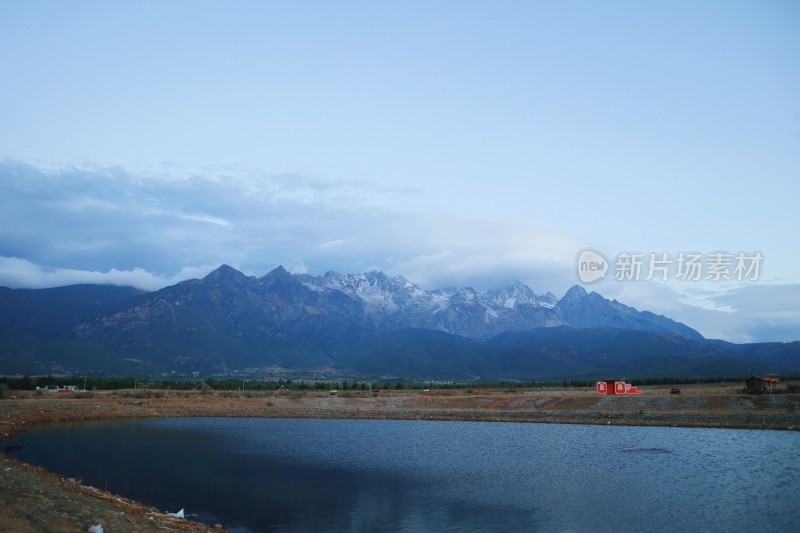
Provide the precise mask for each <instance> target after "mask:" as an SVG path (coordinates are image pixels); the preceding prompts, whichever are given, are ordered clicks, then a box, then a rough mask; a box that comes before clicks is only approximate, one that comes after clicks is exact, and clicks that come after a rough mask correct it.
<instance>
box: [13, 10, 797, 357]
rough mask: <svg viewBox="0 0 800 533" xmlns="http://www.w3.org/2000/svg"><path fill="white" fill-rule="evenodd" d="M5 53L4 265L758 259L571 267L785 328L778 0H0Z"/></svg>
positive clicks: (154, 277) (786, 225)
mask: <svg viewBox="0 0 800 533" xmlns="http://www.w3.org/2000/svg"><path fill="white" fill-rule="evenodd" d="M0 72H2V73H3V79H4V83H2V84H0V162H1V164H0V188H1V189H2V190H0V206H2V212H1V213H0V217H1V218H0V224H2V228H0V284H2V285H7V286H12V287H42V286H51V285H57V284H64V283H74V282H112V283H132V284H136V285H137V286H141V287H144V288H148V289H155V288H159V287H161V286H164V285H165V284H168V283H173V282H175V281H178V280H180V279H185V278H186V277H195V276H201V275H203V274H204V273H206V272H207V271H209V270H210V269H211V268H214V267H215V266H217V265H219V264H221V263H228V264H231V265H233V266H235V267H237V268H239V269H241V270H243V271H244V272H246V273H248V274H252V275H262V274H264V273H265V272H267V271H269V270H271V269H272V268H274V267H275V266H277V265H278V264H283V265H284V266H286V267H287V268H289V269H292V270H294V271H307V272H309V273H312V274H321V273H324V272H325V271H327V270H337V271H341V272H361V271H365V270H369V269H376V268H377V269H381V270H384V271H386V272H389V273H392V274H402V275H405V276H406V277H408V278H409V279H411V280H412V281H415V282H417V283H419V284H421V285H423V286H424V287H426V288H433V287H442V286H454V285H472V286H475V287H477V288H490V287H496V286H499V285H503V284H505V283H508V282H510V281H514V280H519V281H523V282H526V283H528V284H529V285H531V287H532V288H533V289H534V290H535V291H536V292H540V293H544V292H547V291H553V292H554V293H556V294H559V295H560V294H561V293H563V291H565V290H566V289H567V288H568V287H569V286H570V285H572V284H574V283H577V282H578V279H577V275H576V269H575V262H576V257H577V254H578V252H579V251H580V250H582V249H584V248H587V247H590V248H593V249H595V250H598V251H600V252H601V253H602V254H603V255H604V256H605V257H607V258H613V257H615V256H616V255H617V254H618V253H620V252H622V251H638V252H642V253H644V254H649V253H659V254H660V253H667V254H669V256H670V257H671V258H674V257H677V255H678V254H679V253H680V252H699V253H702V254H708V253H712V252H717V251H725V252H730V253H732V254H736V253H739V252H746V253H748V254H751V253H755V252H760V253H761V254H762V255H763V257H764V261H763V264H762V266H761V275H760V279H759V280H758V281H755V282H753V281H746V282H743V283H740V282H728V283H723V282H702V283H701V282H681V283H678V282H675V281H674V280H669V281H667V282H657V281H653V280H651V281H639V282H621V281H615V280H612V279H608V278H607V279H606V280H604V281H600V282H598V283H597V284H594V285H591V286H587V288H593V290H597V291H598V292H600V293H601V294H603V295H605V296H607V297H610V298H618V299H619V300H621V301H623V302H625V303H628V304H629V305H634V306H636V307H637V308H640V309H648V310H652V311H655V312H659V313H663V314H667V315H668V316H671V317H674V318H676V319H678V320H682V321H684V322H686V323H687V324H689V325H690V326H692V327H695V328H697V329H699V330H700V331H701V332H702V333H704V334H705V335H707V336H710V337H721V338H726V339H729V340H734V341H749V340H794V339H800V280H799V279H798V274H797V272H798V270H797V265H798V264H800V250H798V238H797V230H798V222H797V221H798V216H797V209H796V203H797V198H798V197H800V184H799V183H800V180H798V177H800V4H798V3H797V2H792V1H787V2H778V1H767V2H727V1H726V2H710V1H709V2H674V1H673V2H646V3H645V2H608V3H599V2H532V1H531V2H463V1H459V2H282V3H277V2H243V1H232V2H178V1H175V2H127V3H126V2H115V3H108V2H83V1H75V2H68V3H67V2H4V3H0Z"/></svg>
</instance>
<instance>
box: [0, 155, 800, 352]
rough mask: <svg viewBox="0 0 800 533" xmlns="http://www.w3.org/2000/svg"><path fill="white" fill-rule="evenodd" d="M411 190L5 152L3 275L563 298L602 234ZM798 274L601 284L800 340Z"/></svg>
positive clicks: (696, 317)
mask: <svg viewBox="0 0 800 533" xmlns="http://www.w3.org/2000/svg"><path fill="white" fill-rule="evenodd" d="M413 194H416V193H413V192H412V193H408V192H405V191H399V190H391V189H387V188H379V187H370V186H369V184H364V183H361V182H356V181H347V180H338V179H331V180H326V179H323V178H319V177H304V176H295V175H266V174H255V173H248V172H243V173H242V175H235V176H233V177H232V176H230V175H228V173H221V172H217V173H213V172H210V173H209V174H208V175H207V176H206V175H198V174H190V175H177V174H169V173H168V174H166V175H163V176H162V175H159V174H158V173H144V174H133V173H129V172H127V171H125V170H123V169H119V168H111V169H109V168H88V167H87V168H74V167H70V168H66V169H47V170H45V169H41V168H37V167H33V166H30V165H26V164H22V163H18V162H12V161H6V162H4V163H0V284H2V285H7V286H10V287H15V288H18V287H30V288H39V287H52V286H58V285H67V284H74V283H110V284H120V285H132V286H135V287H139V288H142V289H146V290H154V289H158V288H161V287H164V286H166V285H169V284H173V283H175V282H177V281H181V280H183V279H187V278H191V277H202V276H204V275H205V274H206V273H208V272H209V271H210V270H212V269H213V268H216V267H217V266H219V265H220V264H222V263H226V264H229V265H232V266H234V267H235V268H238V269H239V270H242V271H243V272H245V273H246V274H248V275H258V276H260V275H263V274H264V273H266V272H268V271H270V270H272V269H273V268H275V267H276V266H277V265H280V264H282V265H284V266H285V267H286V268H287V269H289V270H290V271H292V272H295V273H310V274H314V275H319V274H322V273H324V272H326V271H328V270H335V271H338V272H343V273H355V272H365V271H369V270H374V269H379V270H383V271H386V272H387V273H390V274H399V275H403V276H405V277H407V278H408V279H410V280H411V281H413V282H415V283H418V284H420V285H421V286H423V287H425V288H428V289H433V288H442V287H453V286H472V287H474V288H476V289H480V290H484V289H489V288H496V287H499V286H502V285H505V284H507V283H510V282H512V281H521V282H524V283H527V284H528V285H529V286H530V287H531V288H532V289H533V290H534V291H535V292H538V293H544V292H548V291H552V292H553V293H555V294H556V295H558V296H561V295H562V294H563V293H564V292H565V291H566V290H567V289H568V288H569V287H570V286H571V285H574V284H576V283H578V278H577V273H576V270H575V269H576V263H575V261H576V257H577V253H578V252H579V251H580V250H582V249H584V248H586V247H587V246H592V245H593V244H594V243H590V242H586V241H585V240H584V239H582V238H581V237H579V236H575V235H570V234H568V233H564V232H561V231H557V230H555V229H552V228H546V227H539V226H530V225H521V224H512V223H504V222H499V221H496V220H476V219H466V218H464V217H455V216H447V215H446V214H444V213H443V212H436V213H434V212H430V211H420V210H417V209H412V208H410V207H408V206H407V204H406V202H407V200H408V198H409V197H410V196H409V195H411V196H413ZM798 287H800V285H787V284H783V285H777V284H770V283H768V282H758V283H751V284H749V285H738V284H727V285H726V284H715V283H697V284H693V283H683V284H681V283H657V282H625V283H623V282H616V281H614V280H611V279H606V280H603V281H600V282H598V283H597V284H592V285H591V286H590V287H587V288H591V289H593V290H596V291H597V292H599V293H601V294H603V295H604V296H606V297H610V298H617V299H618V300H620V301H621V302H623V303H626V304H628V305H632V306H634V307H636V308H638V309H641V310H650V311H653V312H656V313H659V314H664V315H666V316H669V317H671V318H673V319H675V320H679V321H682V322H685V323H686V324H688V325H689V326H691V327H694V328H696V329H698V330H699V331H700V332H701V333H703V334H704V335H706V336H707V337H719V338H724V339H727V340H734V341H742V342H743V341H750V340H793V339H797V338H800V327H798V325H797V324H798V322H797V321H796V318H797V315H796V311H797V309H800V291H798V289H797V288H798Z"/></svg>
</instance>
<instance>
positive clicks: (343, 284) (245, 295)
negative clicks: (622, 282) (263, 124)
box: [0, 265, 800, 379]
mask: <svg viewBox="0 0 800 533" xmlns="http://www.w3.org/2000/svg"><path fill="white" fill-rule="evenodd" d="M0 332H2V334H0V348H2V350H0V370H2V369H5V371H6V372H12V373H37V372H38V373H41V372H64V371H69V372H73V373H79V374H80V373H84V374H85V373H87V372H89V373H91V372H97V371H102V372H112V373H113V372H116V373H129V372H133V373H144V374H148V373H152V372H160V371H164V372H177V373H181V372H183V373H185V372H195V371H203V372H213V373H217V374H226V373H228V372H230V371H234V370H235V371H244V372H251V371H256V370H254V369H261V370H258V371H270V370H269V369H294V370H298V371H303V372H312V371H313V372H321V373H325V372H328V371H330V370H331V369H334V370H335V371H337V372H351V373H357V374H358V375H394V376H398V375H400V376H440V377H451V378H452V377H458V376H461V377H469V379H473V378H475V376H494V377H502V376H513V375H523V374H524V375H527V376H542V375H548V376H554V375H555V376H563V375H566V374H565V373H570V372H571V373H573V374H574V375H579V374H580V375H586V374H587V373H591V372H593V370H592V369H593V368H595V369H598V370H597V371H598V372H600V373H601V374H602V373H603V372H605V371H602V372H601V370H600V369H602V368H606V369H614V368H628V367H627V366H625V365H628V364H629V363H630V362H631V361H633V360H635V361H636V368H637V369H638V371H639V372H641V373H643V374H645V373H652V372H661V371H662V369H663V368H664V365H672V366H671V367H670V368H678V367H676V366H675V365H676V364H679V365H682V366H680V368H681V369H682V370H680V372H681V373H682V374H685V375H701V374H702V375H706V374H709V373H712V374H713V373H714V372H720V371H725V372H731V371H732V370H731V369H738V370H736V371H737V372H739V371H741V372H744V371H747V372H754V371H760V372H764V371H767V370H769V371H780V372H784V371H787V372H788V371H792V372H794V371H795V369H796V368H797V354H798V351H797V350H798V349H800V343H794V344H790V345H780V344H774V345H752V346H749V345H743V346H739V345H730V346H729V345H726V344H724V343H722V344H721V343H720V342H719V341H706V340H704V339H703V338H702V336H701V335H700V334H699V333H698V332H696V331H695V330H693V329H691V328H689V327H688V326H686V325H684V324H681V323H679V322H675V321H673V320H670V319H669V318H666V317H663V316H657V315H654V314H652V313H648V312H646V311H644V312H641V311H638V310H636V309H633V308H632V307H628V306H626V305H624V304H622V303H620V302H617V301H610V300H607V299H605V298H603V297H602V296H601V295H599V294H596V293H587V292H586V290H584V289H583V288H581V287H579V286H575V287H572V288H571V289H570V290H569V291H567V293H566V294H565V295H564V296H563V297H562V298H561V299H558V298H556V297H555V296H554V295H552V294H550V293H548V294H545V295H543V296H540V295H537V294H536V293H534V292H533V291H532V290H531V289H530V288H529V287H527V286H525V285H523V284H521V283H513V284H511V285H508V286H507V287H504V288H501V289H498V290H492V291H486V292H482V291H478V290H475V289H473V288H469V287H462V288H455V289H447V290H430V291H429V290H425V289H423V288H421V287H419V286H418V285H415V284H414V283H412V282H410V281H408V280H407V279H405V278H403V277H401V276H394V277H391V276H387V275H386V274H384V273H381V272H367V273H364V274H354V275H343V274H338V273H335V272H329V273H327V274H325V275H323V276H316V277H315V276H309V275H293V274H291V273H289V272H287V271H286V270H285V269H283V268H282V267H278V268H276V269H274V270H273V271H271V272H269V273H268V274H266V275H264V276H262V277H255V276H246V275H244V274H242V273H241V272H239V271H237V270H235V269H233V268H231V267H229V266H225V265H223V266H221V267H220V268H218V269H216V270H215V271H213V272H211V273H210V274H208V275H207V276H206V277H205V278H203V279H193V280H187V281H183V282H181V283H178V284H176V285H172V286H169V287H165V288H163V289H161V290H159V291H155V292H149V293H147V292H142V291H137V290H135V289H131V288H120V287H101V286H91V285H86V286H75V287H62V288H56V289H38V290H12V289H7V288H0ZM653 358H655V359H653ZM731 358H733V359H731ZM740 360H747V361H749V362H747V364H748V365H750V366H746V367H744V366H736V365H739V363H737V362H736V361H739V362H741V361H740ZM647 361H649V362H647ZM676 361H677V362H676ZM614 365H622V366H614ZM643 365H644V366H643ZM648 365H650V366H648ZM759 365H760V366H759ZM313 372H312V373H313ZM659 375H662V374H659ZM713 375H725V374H719V373H717V374H713Z"/></svg>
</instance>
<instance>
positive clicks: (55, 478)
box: [0, 384, 800, 532]
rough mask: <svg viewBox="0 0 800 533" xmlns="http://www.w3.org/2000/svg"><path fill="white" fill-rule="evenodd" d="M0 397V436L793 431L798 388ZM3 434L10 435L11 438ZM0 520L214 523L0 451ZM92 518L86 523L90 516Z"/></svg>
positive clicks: (80, 527) (201, 527)
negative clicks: (72, 430) (478, 428)
mask: <svg viewBox="0 0 800 533" xmlns="http://www.w3.org/2000/svg"><path fill="white" fill-rule="evenodd" d="M13 394H15V396H16V398H15V399H8V400H0V438H2V439H4V440H5V441H6V442H4V446H8V445H13V438H12V437H13V436H14V435H16V434H18V433H20V432H22V431H25V430H26V429H29V428H32V427H35V426H37V425H40V424H44V423H49V422H73V421H86V420H109V419H125V418H178V417H241V418H244V417H247V418H327V419H387V420H389V419H391V420H437V421H474V422H524V423H548V424H603V425H625V426H672V427H698V428H701V427H702V428H725V429H773V430H792V431H798V430H800V394H774V395H763V396H750V395H745V394H742V393H741V385H740V384H722V385H719V384H718V385H697V386H687V387H682V391H681V394H680V395H670V394H669V387H650V388H647V389H646V390H645V394H643V395H639V396H616V397H614V396H599V395H597V394H595V393H594V390H593V389H592V390H589V389H522V390H519V391H514V390H484V389H477V390H473V391H471V392H469V391H467V390H464V389H460V390H444V391H440V390H433V391H379V392H373V393H369V392H361V391H346V392H340V393H338V394H336V395H331V394H330V393H328V392H327V391H322V392H319V391H305V392H298V391H277V392H272V391H270V392H256V391H253V392H251V391H245V392H241V391H239V392H236V391H234V392H225V391H215V392H210V393H202V392H198V391H191V392H189V391H152V390H151V391H141V390H136V391H109V392H96V393H83V394H64V393H58V394H44V395H34V394H32V393H21V392H15V393H13ZM8 439H11V440H10V441H9V440H8ZM0 490H2V492H3V494H4V498H5V499H6V505H4V506H3V508H2V510H0V520H2V523H3V524H4V525H6V526H8V527H10V528H11V529H12V530H14V531H19V532H25V531H52V530H57V531H83V532H85V531H87V530H88V528H89V527H90V526H92V525H95V524H100V525H102V526H103V528H104V529H105V531H157V530H161V531H163V530H164V529H165V528H166V529H170V530H173V531H223V530H224V529H223V528H222V526H221V525H219V524H217V525H212V526H209V525H206V524H200V523H196V522H192V521H191V520H181V519H176V518H172V517H169V516H168V515H166V513H165V512H164V511H163V510H158V509H155V508H153V507H150V506H147V505H144V504H141V503H138V502H134V501H132V500H129V499H127V498H124V497H121V496H118V495H115V494H111V493H109V492H106V491H102V490H100V489H97V488H94V487H89V486H84V485H82V484H81V483H80V481H79V480H72V479H63V478H62V477H61V476H59V475H58V474H54V473H51V472H47V471H45V470H44V469H42V468H40V467H37V466H33V465H28V464H24V463H21V462H19V461H16V460H15V459H14V454H13V450H11V451H10V453H8V452H7V453H5V454H3V455H2V459H0ZM89 522H91V523H89Z"/></svg>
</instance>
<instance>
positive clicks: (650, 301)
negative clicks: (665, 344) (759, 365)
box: [598, 281, 800, 342]
mask: <svg viewBox="0 0 800 533" xmlns="http://www.w3.org/2000/svg"><path fill="white" fill-rule="evenodd" d="M598 288H599V290H598V292H600V293H602V294H603V295H604V296H606V297H609V298H616V299H618V300H619V301H621V302H623V303H625V304H627V305H630V306H633V307H636V308H637V309H640V310H648V311H652V312H654V313H657V314H663V315H665V316H668V317H670V318H672V319H673V320H677V321H679V322H683V323H685V324H687V325H689V326H691V327H693V328H695V329H697V330H698V331H699V332H700V333H702V334H703V335H704V336H705V337H706V338H711V339H724V340H727V341H731V342H791V341H795V340H800V311H799V310H800V284H792V283H788V284H787V283H771V284H770V283H766V282H758V283H749V284H744V285H737V284H730V283H719V284H715V283H686V282H671V283H660V282H659V283H656V282H614V281H611V282H608V283H604V284H602V285H601V286H599V287H598Z"/></svg>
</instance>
